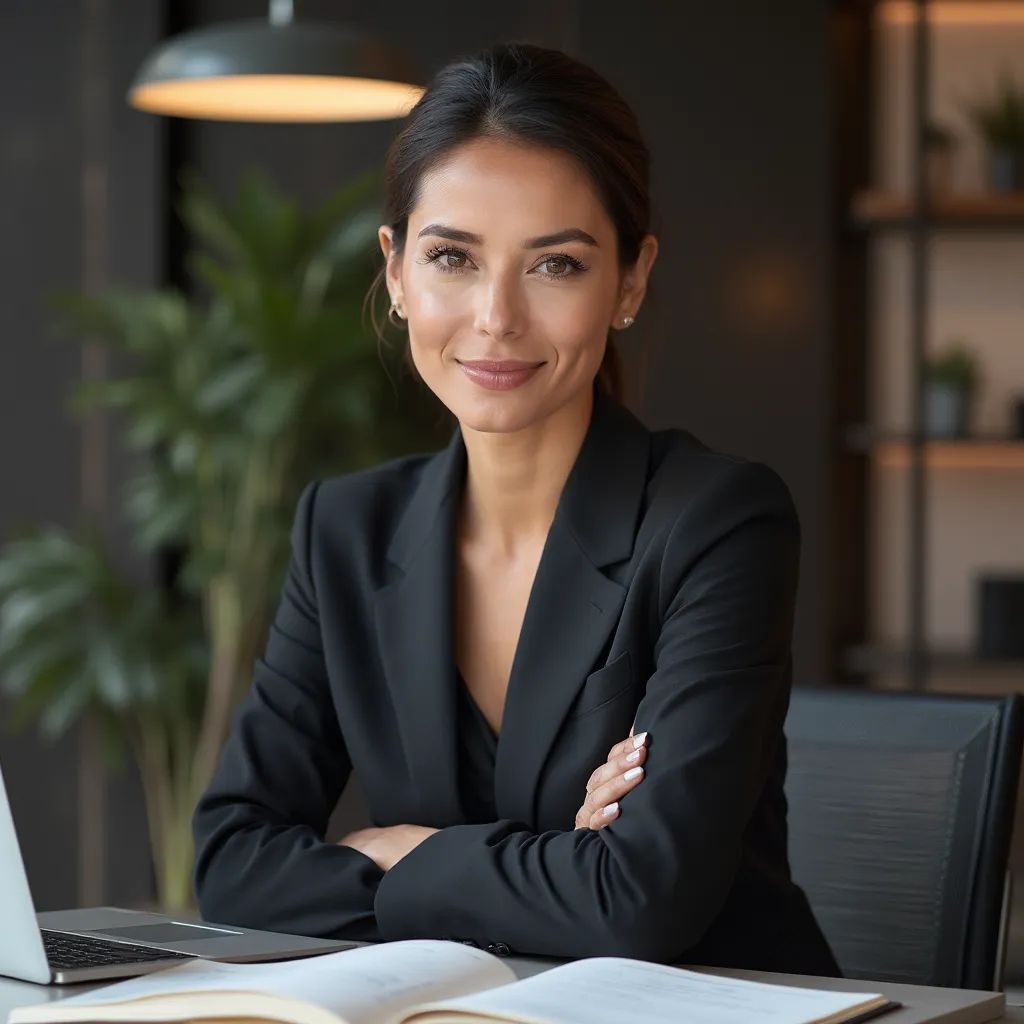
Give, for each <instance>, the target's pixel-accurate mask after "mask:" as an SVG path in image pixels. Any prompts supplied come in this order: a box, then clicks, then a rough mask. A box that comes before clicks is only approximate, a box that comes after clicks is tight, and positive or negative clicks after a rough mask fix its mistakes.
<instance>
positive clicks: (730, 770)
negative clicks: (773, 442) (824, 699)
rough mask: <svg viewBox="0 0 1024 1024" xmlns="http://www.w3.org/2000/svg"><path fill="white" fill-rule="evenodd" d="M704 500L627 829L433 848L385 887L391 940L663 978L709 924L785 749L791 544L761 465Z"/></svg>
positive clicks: (665, 590)
mask: <svg viewBox="0 0 1024 1024" xmlns="http://www.w3.org/2000/svg"><path fill="white" fill-rule="evenodd" d="M709 491H712V492H713V493H712V494H711V495H708V496H706V500H703V501H700V500H699V501H696V502H694V503H692V505H691V507H690V508H689V509H687V510H684V511H683V512H682V513H681V515H680V517H679V518H678V520H677V521H676V523H675V525H674V526H673V527H672V531H671V534H670V535H669V537H668V539H667V541H666V548H665V556H664V562H663V569H662V584H661V587H662V593H661V596H660V603H659V607H660V608H661V609H662V617H661V626H660V635H659V636H658V638H657V642H656V646H655V652H654V672H653V674H652V675H651V676H650V678H649V679H648V681H647V684H646V691H645V694H644V696H643V698H642V700H641V702H640V704H639V707H638V709H637V713H636V725H635V728H636V731H637V732H639V731H643V730H647V731H648V732H649V734H650V739H649V751H648V756H647V761H646V768H645V777H644V779H643V781H642V782H641V783H640V784H639V785H638V786H637V787H636V788H635V789H633V790H632V791H631V792H630V793H628V794H627V795H626V796H625V797H624V798H623V800H622V801H621V806H622V811H621V814H620V815H619V817H618V818H617V819H616V820H615V821H614V822H612V823H611V824H609V825H606V826H605V827H604V828H603V829H601V830H599V831H593V830H590V829H583V828H580V829H576V828H573V829H571V830H566V831H557V830H552V831H545V832H542V833H535V832H531V831H529V830H528V829H527V828H526V827H525V826H524V824H523V823H522V822H517V821H512V820H508V819H502V820H500V821H497V822H491V823H484V824H467V825H455V826H450V827H448V828H444V829H442V830H440V831H438V832H436V833H434V834H432V835H431V836H429V837H428V838H427V839H426V840H424V841H423V842H422V843H420V844H419V846H417V847H416V848H415V849H414V850H412V851H411V852H410V853H409V854H407V855H406V856H405V857H403V858H402V859H401V860H400V861H399V862H398V863H397V864H395V865H394V866H393V867H392V868H391V869H390V870H389V871H388V872H387V873H386V874H385V876H384V878H383V879H382V880H381V883H380V885H379V887H378V889H377V897H376V902H375V907H376V913H377V921H378V926H379V927H380V929H381V933H382V935H383V936H384V938H386V939H393V938H418V937H428V936H437V935H448V934H450V935H455V936H459V937H460V938H461V937H467V938H472V939H474V940H475V941H477V942H478V943H480V944H481V945H490V944H491V943H505V944H506V945H507V946H509V947H510V948H511V949H512V951H514V952H517V953H527V954H540V955H549V956H562V957H566V956H570V957H572V956H601V955H618V956H629V957H638V958H641V959H647V960H660V961H665V962H667V961H670V960H672V959H673V958H674V957H677V956H678V955H680V954H681V953H682V952H683V951H685V950H686V949H688V948H690V947H691V946H692V945H694V944H695V943H696V942H697V941H698V940H699V939H700V937H701V936H702V934H703V933H704V932H705V930H706V929H707V928H708V927H709V925H710V924H711V923H712V922H713V921H714V919H715V917H716V916H717V914H718V912H719V910H720V909H721V907H722V906H723V904H724V902H725V900H726V897H727V895H728V893H729V890H730V888H731V885H732V882H733V879H734V877H735V874H736V872H737V869H738V866H739V861H740V856H741V847H742V842H743V836H744V831H745V829H746V827H747V824H748V822H749V820H750V818H751V815H752V812H753V809H754V806H755V804H756V802H757V800H758V797H759V795H760V793H761V791H762V789H763V785H764V782H765V780H766V779H767V777H768V774H769V770H770V765H771V762H772V758H773V755H774V753H775V751H776V745H777V743H778V740H779V738H780V736H781V733H782V723H783V720H784V718H785V710H786V707H787V705H788V697H789V687H790V680H791V672H792V666H791V636H792V620H793V611H794V602H795V594H796V586H797V573H798V563H799V550H800V527H799V521H798V518H797V514H796V510H795V508H794V506H793V502H792V498H791V496H790V493H789V490H788V488H787V487H786V485H785V483H784V482H783V481H782V479H781V478H780V477H779V476H778V474H776V473H775V472H774V470H772V469H770V468H769V467H768V466H766V465H765V464H763V463H757V462H734V463H730V464H729V469H728V472H727V473H726V474H724V479H722V480H720V481H719V483H718V485H716V486H714V487H711V488H709ZM594 767H595V768H596V767H597V765H595V766H594ZM583 796H584V794H583V793H582V792H581V794H580V798H581V801H582V798H583Z"/></svg>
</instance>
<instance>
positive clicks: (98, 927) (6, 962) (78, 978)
mask: <svg viewBox="0 0 1024 1024" xmlns="http://www.w3.org/2000/svg"><path fill="white" fill-rule="evenodd" d="M0 922H2V927H0V975H6V976H8V977H10V978H19V979H21V980H22V981H33V982H37V983H38V984H43V985H65V984H69V983H71V982H83V981H99V980H102V979H105V978H128V977H133V976H134V975H137V974H149V973H151V972H152V971H158V970H162V969H163V968H165V967H172V966H174V965H175V964H180V963H183V962H185V961H186V960H190V959H195V958H197V957H198V958H203V959H206V960H230V961H233V962H235V963H248V962H255V961H258V960H291V959H294V958H296V957H303V956H315V955H318V954H320V953H335V952H338V951H339V950H342V949H353V948H355V947H356V946H360V945H364V943H361V942H339V941H336V940H333V939H317V938H307V937H305V936H301V935H284V934H280V933H278V932H263V931H256V930H254V929H252V928H238V927H235V926H234V925H220V924H211V923H209V922H207V921H190V920H188V919H187V917H185V918H176V917H168V916H166V915H163V914H149V913H145V912H143V911H137V910H122V909H120V908H118V907H89V908H85V909H79V910H53V911H47V912H44V913H41V914H36V912H35V907H34V905H33V903H32V894H31V892H30V891H29V887H28V877H27V875H26V874H25V863H24V861H23V859H22V856H21V848H20V847H19V845H18V836H17V833H16V832H15V830H14V819H13V817H12V816H11V807H10V802H9V801H8V799H7V790H6V787H5V786H4V779H3V773H2V772H0Z"/></svg>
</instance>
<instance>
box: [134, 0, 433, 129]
mask: <svg viewBox="0 0 1024 1024" xmlns="http://www.w3.org/2000/svg"><path fill="white" fill-rule="evenodd" d="M417 79H418V74H417V71H416V69H415V68H414V67H413V66H412V64H411V62H410V61H409V60H408V59H407V57H406V56H405V54H404V53H402V52H401V51H400V50H398V49H397V48H396V47H394V46H392V45H391V44H390V43H388V42H386V41H384V40H381V39H376V38H374V37H372V36H368V35H367V34H366V33H364V32H361V31H358V30H357V29H355V28H353V27H351V26H349V25H343V24H339V23H337V22H307V21H296V20H295V18H294V4H293V2H292V0H270V7H269V12H268V18H267V19H266V20H263V19H245V20H242V21H232V22H225V23H221V24H217V25H209V26H206V27H204V28H198V29H194V30H192V31H190V32H184V33H182V34H181V35H177V36H173V37H171V38H170V39H166V40H164V41H163V42H162V43H161V44H160V45H159V46H157V47H156V49H155V50H153V52H152V53H150V54H149V55H148V56H147V57H146V59H145V60H144V61H143V63H142V66H141V67H140V68H139V70H138V72H137V74H136V76H135V80H134V81H133V82H132V84H131V88H130V89H129V91H128V102H129V103H130V104H131V105H132V106H133V107H136V108H137V109H139V110H145V111H147V112H148V113H152V114H167V115H170V116H172V117H202V118H209V119H211V120H217V121H275V122H288V121H373V120H381V119H385V118H398V117H405V116H406V115H407V114H408V113H409V111H410V110H411V109H412V107H413V106H415V104H416V102H417V101H418V100H419V98H420V97H421V96H422V95H423V91H424V90H423V87H422V86H421V85H420V84H418V81H417Z"/></svg>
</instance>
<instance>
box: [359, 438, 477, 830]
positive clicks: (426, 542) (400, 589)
mask: <svg viewBox="0 0 1024 1024" xmlns="http://www.w3.org/2000/svg"><path fill="white" fill-rule="evenodd" d="M465 463H466V449H465V446H464V445H463V443H462V434H461V431H460V429H459V428H458V427H456V428H455V431H454V433H453V434H452V438H451V440H450V441H449V442H448V445H447V447H445V448H443V449H442V450H441V451H440V452H438V453H437V454H436V455H434V456H433V458H431V459H429V460H427V462H426V464H425V465H424V467H423V471H422V475H421V477H420V482H419V485H418V486H417V488H416V490H415V491H414V492H413V496H412V499H411V501H410V502H409V505H408V506H407V507H406V510H405V513H404V514H403V516H402V518H401V520H400V522H399V524H398V527H397V529H396V530H395V533H394V536H393V537H392V539H391V543H390V545H389V547H388V552H387V557H388V561H390V562H392V563H393V564H394V565H396V566H397V567H398V568H399V569H401V570H402V573H403V575H402V576H401V577H400V578H399V579H398V580H397V581H396V582H393V583H390V584H388V585H386V586H384V587H382V588H381V589H380V590H378V591H377V593H376V600H375V619H376V625H377V637H378V644H379V651H380V656H381V661H382V663H383V666H384V673H385V676H386V677H387V683H388V687H389V688H390V690H391V694H392V699H393V702H394V707H395V713H396V716H397V718H398V727H399V731H400V733H401V738H402V747H403V749H404V751H405V757H406V761H407V762H408V766H409V774H410V777H411V778H412V780H413V784H414V785H415V786H416V788H417V792H418V798H419V799H418V803H419V807H420V811H421V814H422V819H421V821H419V822H417V823H416V824H423V825H433V826H434V827H438V828H440V827H443V826H445V825H454V824H458V823H460V822H462V821H464V820H465V818H464V816H463V812H462V808H461V805H460V803H459V796H458V775H457V769H458V765H457V757H458V748H457V745H456V732H455V729H456V711H457V707H456V690H455V684H456V677H455V656H454V649H453V642H452V641H453V636H452V617H453V614H454V602H453V600H452V597H453V585H454V584H453V581H454V571H455V525H456V512H457V505H458V496H459V493H460V490H461V483H462V480H463V478H464V476H465Z"/></svg>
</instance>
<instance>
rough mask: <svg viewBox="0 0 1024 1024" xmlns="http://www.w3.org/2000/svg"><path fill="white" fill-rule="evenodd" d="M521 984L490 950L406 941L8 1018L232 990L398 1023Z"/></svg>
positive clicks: (140, 985) (218, 968) (156, 979)
mask: <svg viewBox="0 0 1024 1024" xmlns="http://www.w3.org/2000/svg"><path fill="white" fill-rule="evenodd" d="M514 980H515V973H514V972H513V971H512V969H511V968H510V967H508V966H507V965H505V964H503V963H502V962H501V960H500V959H499V958H498V957H496V956H494V955H492V954H491V953H487V952H485V951H484V950H481V949H475V948H474V947H472V946H467V945H465V944H463V943H459V942H447V941H441V940H436V939H407V940H402V941H398V942H382V943H380V944H377V945H373V946H358V947H356V948H355V949H346V950H341V951H340V952H337V953H325V954H322V955H319V956H315V957H309V958H307V959H304V960H288V961H285V962H283V963H264V964H230V963H216V962H213V961H209V960H202V961H198V960H196V961H191V962H189V963H187V964H182V965H181V966H176V967H170V968H168V969H166V970H162V971H157V972H155V973H153V974H148V975H144V976H143V977H140V978H132V979H131V980H129V981H124V982H119V983H118V984H115V985H110V986H109V987H105V988H102V989H97V990H95V991H92V992H87V993H85V994H83V995H80V996H72V997H70V998H68V999H62V1000H60V1001H59V1002H54V1003H46V1004H43V1005H39V1006H31V1007H25V1008H23V1009H21V1010H14V1011H12V1013H11V1015H10V1018H9V1019H10V1021H11V1024H18V1022H19V1021H23V1022H28V1021H37V1020H47V1021H55V1020H60V1019H61V1017H60V1014H61V1011H62V1010H68V1011H80V1010H84V1009H86V1008H88V1007H90V1006H103V1005H110V1004H113V1003H120V1002H124V1001H125V1000H135V999H148V1000H151V1001H152V1002H155V1001H156V1000H155V998H154V997H157V996H159V995H161V994H171V993H173V994H175V995H179V994H181V993H184V992H203V991H206V992H210V991H225V990H227V991H235V992H240V991H245V992H256V993H259V992H266V993H272V994H274V995H277V996H281V997H284V998H290V999H296V1000H301V1001H303V1002H307V1003H315V1004H316V1005H318V1006H320V1007H323V1008H324V1009H327V1010H330V1011H331V1012H332V1013H334V1014H336V1015H337V1016H338V1017H340V1018H342V1019H344V1020H347V1021H350V1022H351V1024H392V1022H393V1021H395V1020H396V1019H397V1018H398V1017H399V1016H400V1015H401V1012H402V1011H404V1010H407V1009H408V1008H409V1007H411V1006H413V1005H414V1004H416V1003H420V1002H422V1001H423V1000H427V999H441V998H445V997H448V996H461V995H464V994H466V993H469V992H476V991H479V990H480V989H483V988H489V987H491V986H494V985H503V984H506V983H507V982H509V981H514ZM33 1011H34V1012H33ZM74 1016H76V1017H77V1019H79V1020H80V1019H82V1018H81V1017H80V1016H78V1014H77V1013H75V1014H74Z"/></svg>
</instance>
